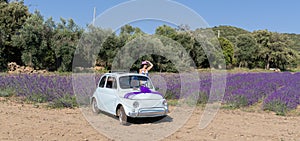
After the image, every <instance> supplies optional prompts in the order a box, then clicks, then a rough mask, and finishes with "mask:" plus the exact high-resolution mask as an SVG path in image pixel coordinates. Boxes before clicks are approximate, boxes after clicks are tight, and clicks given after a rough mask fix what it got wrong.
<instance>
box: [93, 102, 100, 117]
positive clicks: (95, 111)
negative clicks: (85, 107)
mask: <svg viewBox="0 0 300 141" xmlns="http://www.w3.org/2000/svg"><path fill="white" fill-rule="evenodd" d="M92 111H93V113H94V114H99V113H100V110H99V108H98V106H97V101H96V98H93V100H92Z"/></svg>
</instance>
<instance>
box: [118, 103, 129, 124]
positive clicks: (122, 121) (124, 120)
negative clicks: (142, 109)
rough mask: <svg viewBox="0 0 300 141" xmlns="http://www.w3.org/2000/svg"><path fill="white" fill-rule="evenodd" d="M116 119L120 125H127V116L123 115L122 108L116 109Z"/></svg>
mask: <svg viewBox="0 0 300 141" xmlns="http://www.w3.org/2000/svg"><path fill="white" fill-rule="evenodd" d="M118 117H119V121H120V124H122V125H126V124H127V115H126V114H125V110H124V108H123V107H122V106H121V107H120V108H119V109H118Z"/></svg>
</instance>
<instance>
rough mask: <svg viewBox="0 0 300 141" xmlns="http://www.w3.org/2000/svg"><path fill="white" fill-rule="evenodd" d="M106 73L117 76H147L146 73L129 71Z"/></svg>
mask: <svg viewBox="0 0 300 141" xmlns="http://www.w3.org/2000/svg"><path fill="white" fill-rule="evenodd" d="M104 75H112V76H117V77H121V76H130V75H136V76H145V77H147V76H146V75H143V74H138V73H128V72H113V73H105V74H104Z"/></svg>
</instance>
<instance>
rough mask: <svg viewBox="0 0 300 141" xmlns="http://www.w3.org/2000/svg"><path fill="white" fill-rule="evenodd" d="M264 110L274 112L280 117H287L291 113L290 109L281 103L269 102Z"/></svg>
mask: <svg viewBox="0 0 300 141" xmlns="http://www.w3.org/2000/svg"><path fill="white" fill-rule="evenodd" d="M263 109H264V110H267V111H273V112H275V113H276V115H280V116H285V115H286V114H287V113H288V111H289V109H288V107H287V106H286V105H285V104H284V103H282V102H280V101H272V102H269V103H268V104H266V105H264V108H263Z"/></svg>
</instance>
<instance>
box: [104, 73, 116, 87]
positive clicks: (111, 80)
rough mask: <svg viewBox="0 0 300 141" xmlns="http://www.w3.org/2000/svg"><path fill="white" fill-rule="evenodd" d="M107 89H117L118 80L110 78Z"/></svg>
mask: <svg viewBox="0 0 300 141" xmlns="http://www.w3.org/2000/svg"><path fill="white" fill-rule="evenodd" d="M106 88H110V89H117V82H116V79H115V78H114V77H112V76H109V77H108V78H107V82H106Z"/></svg>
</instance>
